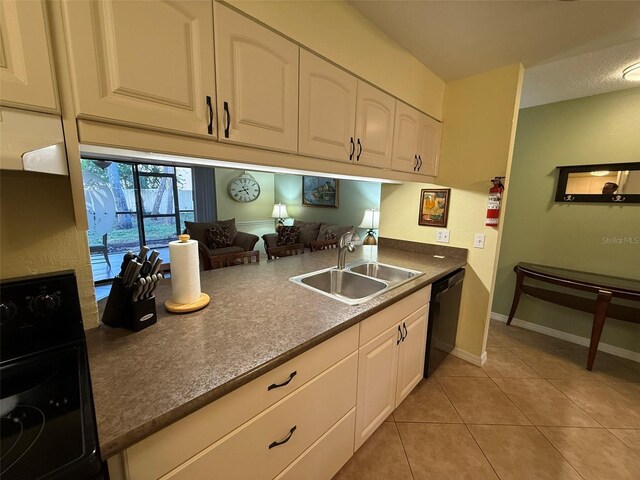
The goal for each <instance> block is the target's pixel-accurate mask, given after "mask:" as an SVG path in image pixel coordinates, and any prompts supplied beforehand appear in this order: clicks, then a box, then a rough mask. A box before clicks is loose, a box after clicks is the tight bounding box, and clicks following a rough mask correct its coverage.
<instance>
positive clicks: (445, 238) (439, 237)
mask: <svg viewBox="0 0 640 480" xmlns="http://www.w3.org/2000/svg"><path fill="white" fill-rule="evenodd" d="M436 242H440V243H449V230H444V229H441V230H438V231H436Z"/></svg>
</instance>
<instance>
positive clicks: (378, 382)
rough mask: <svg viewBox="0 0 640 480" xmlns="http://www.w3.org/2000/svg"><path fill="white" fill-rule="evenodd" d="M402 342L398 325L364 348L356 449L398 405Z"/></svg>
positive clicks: (359, 371) (359, 364) (360, 377)
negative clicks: (399, 364) (400, 343)
mask: <svg viewBox="0 0 640 480" xmlns="http://www.w3.org/2000/svg"><path fill="white" fill-rule="evenodd" d="M399 341H400V334H399V332H398V326H397V325H394V326H393V327H391V328H389V329H388V330H387V331H386V332H384V333H383V334H382V335H380V336H378V337H377V338H375V339H374V340H371V341H370V342H369V343H367V344H366V345H365V346H363V347H361V348H360V351H359V354H358V403H357V409H356V438H355V448H356V449H357V448H359V447H360V445H362V444H363V443H364V441H365V440H366V439H367V438H369V436H370V435H371V434H372V433H373V432H374V431H375V429H376V428H378V427H379V426H380V424H381V423H382V422H384V419H385V418H387V417H388V416H389V414H390V413H391V412H393V409H394V408H395V406H396V383H397V378H398V348H397V347H398V346H397V344H398V343H399Z"/></svg>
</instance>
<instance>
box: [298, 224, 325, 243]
mask: <svg viewBox="0 0 640 480" xmlns="http://www.w3.org/2000/svg"><path fill="white" fill-rule="evenodd" d="M293 226H294V227H300V237H299V238H298V242H299V243H304V244H305V245H309V243H311V242H315V241H316V240H317V239H318V231H319V230H320V222H305V221H302V220H294V221H293Z"/></svg>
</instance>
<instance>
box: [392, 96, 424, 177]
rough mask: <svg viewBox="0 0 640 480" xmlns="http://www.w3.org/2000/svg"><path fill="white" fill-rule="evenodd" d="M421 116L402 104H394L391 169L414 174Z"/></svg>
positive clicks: (413, 109)
mask: <svg viewBox="0 0 640 480" xmlns="http://www.w3.org/2000/svg"><path fill="white" fill-rule="evenodd" d="M421 117H422V114H421V113H420V112H419V111H417V110H416V109H415V108H412V107H410V106H409V105H406V104H404V103H402V102H396V121H395V127H394V130H395V132H394V134H393V158H392V160H391V169H392V170H398V171H401V172H411V173H413V172H415V168H416V166H417V163H418V162H417V160H416V156H417V155H418V152H419V147H420V118H421Z"/></svg>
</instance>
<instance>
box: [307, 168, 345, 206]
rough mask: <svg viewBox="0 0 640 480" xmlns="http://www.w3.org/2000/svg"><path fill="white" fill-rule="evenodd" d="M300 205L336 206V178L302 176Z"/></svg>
mask: <svg viewBox="0 0 640 480" xmlns="http://www.w3.org/2000/svg"><path fill="white" fill-rule="evenodd" d="M302 205H306V206H309V207H333V208H338V180H337V179H335V178H324V177H308V176H303V177H302Z"/></svg>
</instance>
